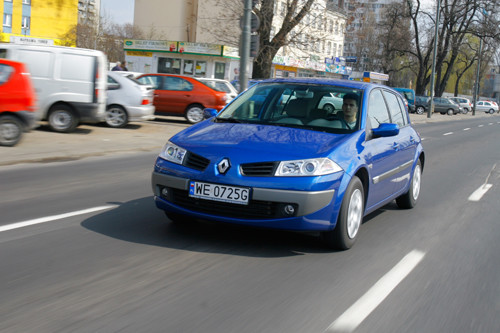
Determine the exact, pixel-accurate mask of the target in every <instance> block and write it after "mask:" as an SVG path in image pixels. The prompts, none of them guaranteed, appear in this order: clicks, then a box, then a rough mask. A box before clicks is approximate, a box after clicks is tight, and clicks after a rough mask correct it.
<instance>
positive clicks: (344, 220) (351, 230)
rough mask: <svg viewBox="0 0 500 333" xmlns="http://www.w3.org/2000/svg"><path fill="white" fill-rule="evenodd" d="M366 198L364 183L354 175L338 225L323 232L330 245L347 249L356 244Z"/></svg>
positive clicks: (348, 187)
mask: <svg viewBox="0 0 500 333" xmlns="http://www.w3.org/2000/svg"><path fill="white" fill-rule="evenodd" d="M364 198H365V196H364V188H363V184H362V183H361V180H359V178H358V177H356V176H354V177H353V178H352V179H351V182H350V183H349V185H348V186H347V189H346V191H345V194H344V198H343V199H342V204H341V206H340V212H339V217H338V219H337V225H336V226H335V228H334V229H333V230H330V231H325V232H323V233H322V237H323V239H324V240H325V242H326V244H327V245H328V246H329V247H332V248H337V249H339V250H347V249H350V248H351V247H352V246H353V245H354V243H355V242H356V240H357V238H358V234H359V229H360V228H361V224H362V222H363V215H364V206H365V202H364Z"/></svg>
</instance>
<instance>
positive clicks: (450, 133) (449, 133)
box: [443, 132, 453, 135]
mask: <svg viewBox="0 0 500 333" xmlns="http://www.w3.org/2000/svg"><path fill="white" fill-rule="evenodd" d="M452 134H453V132H448V133H444V134H443V135H452Z"/></svg>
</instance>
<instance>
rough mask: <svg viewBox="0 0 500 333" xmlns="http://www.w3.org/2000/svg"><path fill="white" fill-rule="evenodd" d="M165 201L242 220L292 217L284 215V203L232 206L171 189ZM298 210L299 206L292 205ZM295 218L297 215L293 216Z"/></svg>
mask: <svg viewBox="0 0 500 333" xmlns="http://www.w3.org/2000/svg"><path fill="white" fill-rule="evenodd" d="M164 199H167V200H168V201H170V202H172V203H173V204H175V205H177V206H180V207H183V208H186V209H189V210H193V211H197V212H201V213H207V214H212V215H218V216H225V217H233V218H242V219H273V218H283V217H291V216H290V215H286V214H285V213H284V207H285V205H288V204H287V203H282V202H269V201H259V200H250V202H249V203H248V205H238V204H231V203H227V202H219V201H213V200H204V199H199V198H192V197H190V196H189V194H188V191H185V190H179V189H172V188H169V191H168V196H167V197H166V198H165V197H164ZM291 205H292V206H293V207H294V208H295V212H297V210H298V205H297V204H291ZM293 216H295V214H294V215H293Z"/></svg>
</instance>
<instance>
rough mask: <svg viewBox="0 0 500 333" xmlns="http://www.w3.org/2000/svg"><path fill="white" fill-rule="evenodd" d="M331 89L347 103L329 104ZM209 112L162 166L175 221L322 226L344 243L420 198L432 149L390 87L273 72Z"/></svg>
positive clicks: (333, 240) (160, 197)
mask: <svg viewBox="0 0 500 333" xmlns="http://www.w3.org/2000/svg"><path fill="white" fill-rule="evenodd" d="M332 95H333V96H338V97H340V98H342V99H343V105H342V108H341V109H334V110H332V108H320V107H319V106H320V105H324V104H325V103H322V102H323V100H324V99H325V98H330V97H331V96H332ZM205 117H206V118H207V119H206V120H204V121H202V122H200V123H198V124H195V125H193V126H191V127H189V128H187V129H185V130H183V131H181V132H179V133H178V134H176V135H174V136H173V137H172V138H171V139H170V140H169V141H168V142H167V143H166V145H165V147H164V148H163V150H162V151H161V152H160V154H159V156H158V158H157V160H156V163H155V166H154V171H153V175H152V185H153V191H154V200H155V203H156V206H157V207H158V208H159V209H162V210H164V211H165V212H166V214H167V216H168V217H169V219H171V220H172V221H174V222H176V223H182V222H183V221H184V220H187V219H190V218H196V219H204V220H212V221H218V222H225V223H236V224H242V225H248V226H258V227H267V228H276V229H286V230H295V231H315V232H320V234H321V235H322V238H323V240H324V241H325V244H327V245H328V246H330V247H334V248H338V249H343V250H345V249H349V248H350V247H352V246H353V244H354V243H355V241H356V239H357V237H358V234H359V229H360V227H361V224H362V221H363V217H364V216H366V215H367V214H369V213H370V212H373V211H374V210H376V209H378V208H380V207H382V206H384V205H386V204H387V203H389V202H391V201H393V200H396V203H397V204H398V206H399V207H401V208H412V207H414V206H415V205H416V203H417V200H418V197H419V194H420V184H421V177H422V171H423V167H424V162H425V155H424V150H423V147H422V143H421V139H420V136H419V134H418V133H417V132H416V131H415V130H414V129H413V127H412V126H411V123H410V119H409V116H408V112H407V111H406V108H405V104H404V101H403V98H402V96H401V95H400V94H399V93H397V92H396V91H394V90H393V89H391V88H388V87H386V86H381V85H376V84H370V83H364V82H356V81H347V80H333V79H313V78H294V79H289V78H287V79H269V80H263V81H261V82H259V83H257V84H255V85H254V86H252V87H250V88H249V89H248V90H247V91H245V92H244V93H243V94H241V95H240V96H239V97H237V98H236V99H235V100H233V101H232V102H231V103H230V104H228V105H227V106H226V107H225V108H224V109H223V110H222V111H220V113H218V114H217V112H216V111H215V110H210V109H206V110H205Z"/></svg>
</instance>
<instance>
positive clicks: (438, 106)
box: [434, 97, 462, 116]
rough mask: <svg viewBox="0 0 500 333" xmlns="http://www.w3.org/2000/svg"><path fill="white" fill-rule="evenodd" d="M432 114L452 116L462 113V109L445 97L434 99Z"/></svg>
mask: <svg viewBox="0 0 500 333" xmlns="http://www.w3.org/2000/svg"><path fill="white" fill-rule="evenodd" d="M434 112H439V113H441V114H447V115H450V116H451V115H454V114H457V113H462V107H461V106H459V105H458V104H456V103H455V102H452V101H451V100H450V99H448V98H445V97H434Z"/></svg>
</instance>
